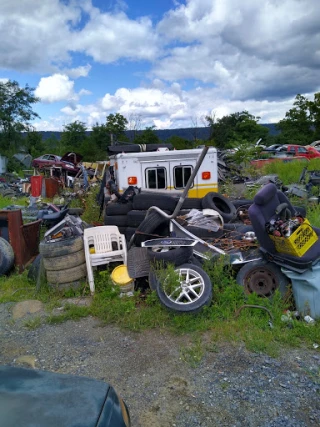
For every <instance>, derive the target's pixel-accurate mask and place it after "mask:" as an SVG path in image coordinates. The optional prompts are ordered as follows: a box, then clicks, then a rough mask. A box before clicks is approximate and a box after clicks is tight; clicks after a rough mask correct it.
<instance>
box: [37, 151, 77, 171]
mask: <svg viewBox="0 0 320 427" xmlns="http://www.w3.org/2000/svg"><path fill="white" fill-rule="evenodd" d="M81 160H82V156H81V155H80V154H77V153H72V152H68V153H66V154H64V155H63V156H62V157H61V156H57V155H56V154H44V155H42V156H40V157H37V158H36V159H33V160H32V163H31V166H32V167H33V168H38V169H43V168H47V167H50V166H57V167H61V168H62V169H64V170H66V171H68V172H71V174H74V175H75V174H77V173H78V172H79V167H78V164H79V163H80V162H81Z"/></svg>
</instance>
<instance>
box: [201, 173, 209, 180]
mask: <svg viewBox="0 0 320 427" xmlns="http://www.w3.org/2000/svg"><path fill="white" fill-rule="evenodd" d="M210 178H211V173H210V172H202V179H210Z"/></svg>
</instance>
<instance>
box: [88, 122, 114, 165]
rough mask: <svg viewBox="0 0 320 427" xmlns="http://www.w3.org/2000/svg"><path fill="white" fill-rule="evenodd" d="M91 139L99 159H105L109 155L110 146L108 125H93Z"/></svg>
mask: <svg viewBox="0 0 320 427" xmlns="http://www.w3.org/2000/svg"><path fill="white" fill-rule="evenodd" d="M89 139H90V142H91V143H92V145H93V146H94V147H95V150H96V152H97V153H96V155H97V159H98V158H101V159H104V158H105V157H106V154H107V147H108V145H110V133H109V131H108V129H107V125H106V124H105V125H99V124H98V123H96V124H95V125H93V126H92V131H91V133H90V137H89Z"/></svg>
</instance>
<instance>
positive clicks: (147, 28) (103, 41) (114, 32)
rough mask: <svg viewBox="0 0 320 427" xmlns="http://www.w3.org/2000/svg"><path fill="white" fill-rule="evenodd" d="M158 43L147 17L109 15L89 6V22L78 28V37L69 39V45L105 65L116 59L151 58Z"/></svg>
mask: <svg viewBox="0 0 320 427" xmlns="http://www.w3.org/2000/svg"><path fill="white" fill-rule="evenodd" d="M158 43H159V42H158V39H157V36H156V34H155V33H154V32H153V29H152V22H151V21H150V20H149V19H148V18H141V19H139V20H136V21H133V20H130V19H129V18H128V17H127V16H126V15H125V14H124V13H122V12H119V13H117V14H115V15H112V14H108V13H100V12H98V11H97V10H96V9H94V8H93V9H92V11H91V15H90V21H89V22H88V23H87V24H86V26H85V27H84V28H83V29H82V30H81V36H80V35H79V37H74V38H73V42H72V45H71V46H72V49H73V50H75V51H78V52H83V53H85V54H86V55H89V56H91V57H92V58H93V59H94V60H95V61H97V62H100V63H104V64H107V63H111V62H115V61H117V60H118V59H120V58H129V59H135V60H137V59H143V60H152V59H154V58H155V57H156V53H157V50H158Z"/></svg>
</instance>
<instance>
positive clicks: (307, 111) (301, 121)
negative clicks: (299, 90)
mask: <svg viewBox="0 0 320 427" xmlns="http://www.w3.org/2000/svg"><path fill="white" fill-rule="evenodd" d="M319 96H320V93H318V94H315V100H314V101H309V100H308V99H307V98H306V97H305V96H303V95H300V94H298V95H297V96H296V98H295V101H294V103H293V108H291V109H290V110H289V111H287V112H286V115H285V118H284V119H283V120H280V122H279V123H278V124H277V125H276V128H277V129H278V130H280V131H281V133H280V134H279V135H278V136H277V142H279V143H282V144H285V143H286V144H288V143H291V144H301V145H306V144H309V143H310V142H312V141H313V140H314V139H316V137H317V135H318V136H320V135H319V132H320V99H319ZM317 125H318V128H316V126H317Z"/></svg>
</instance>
